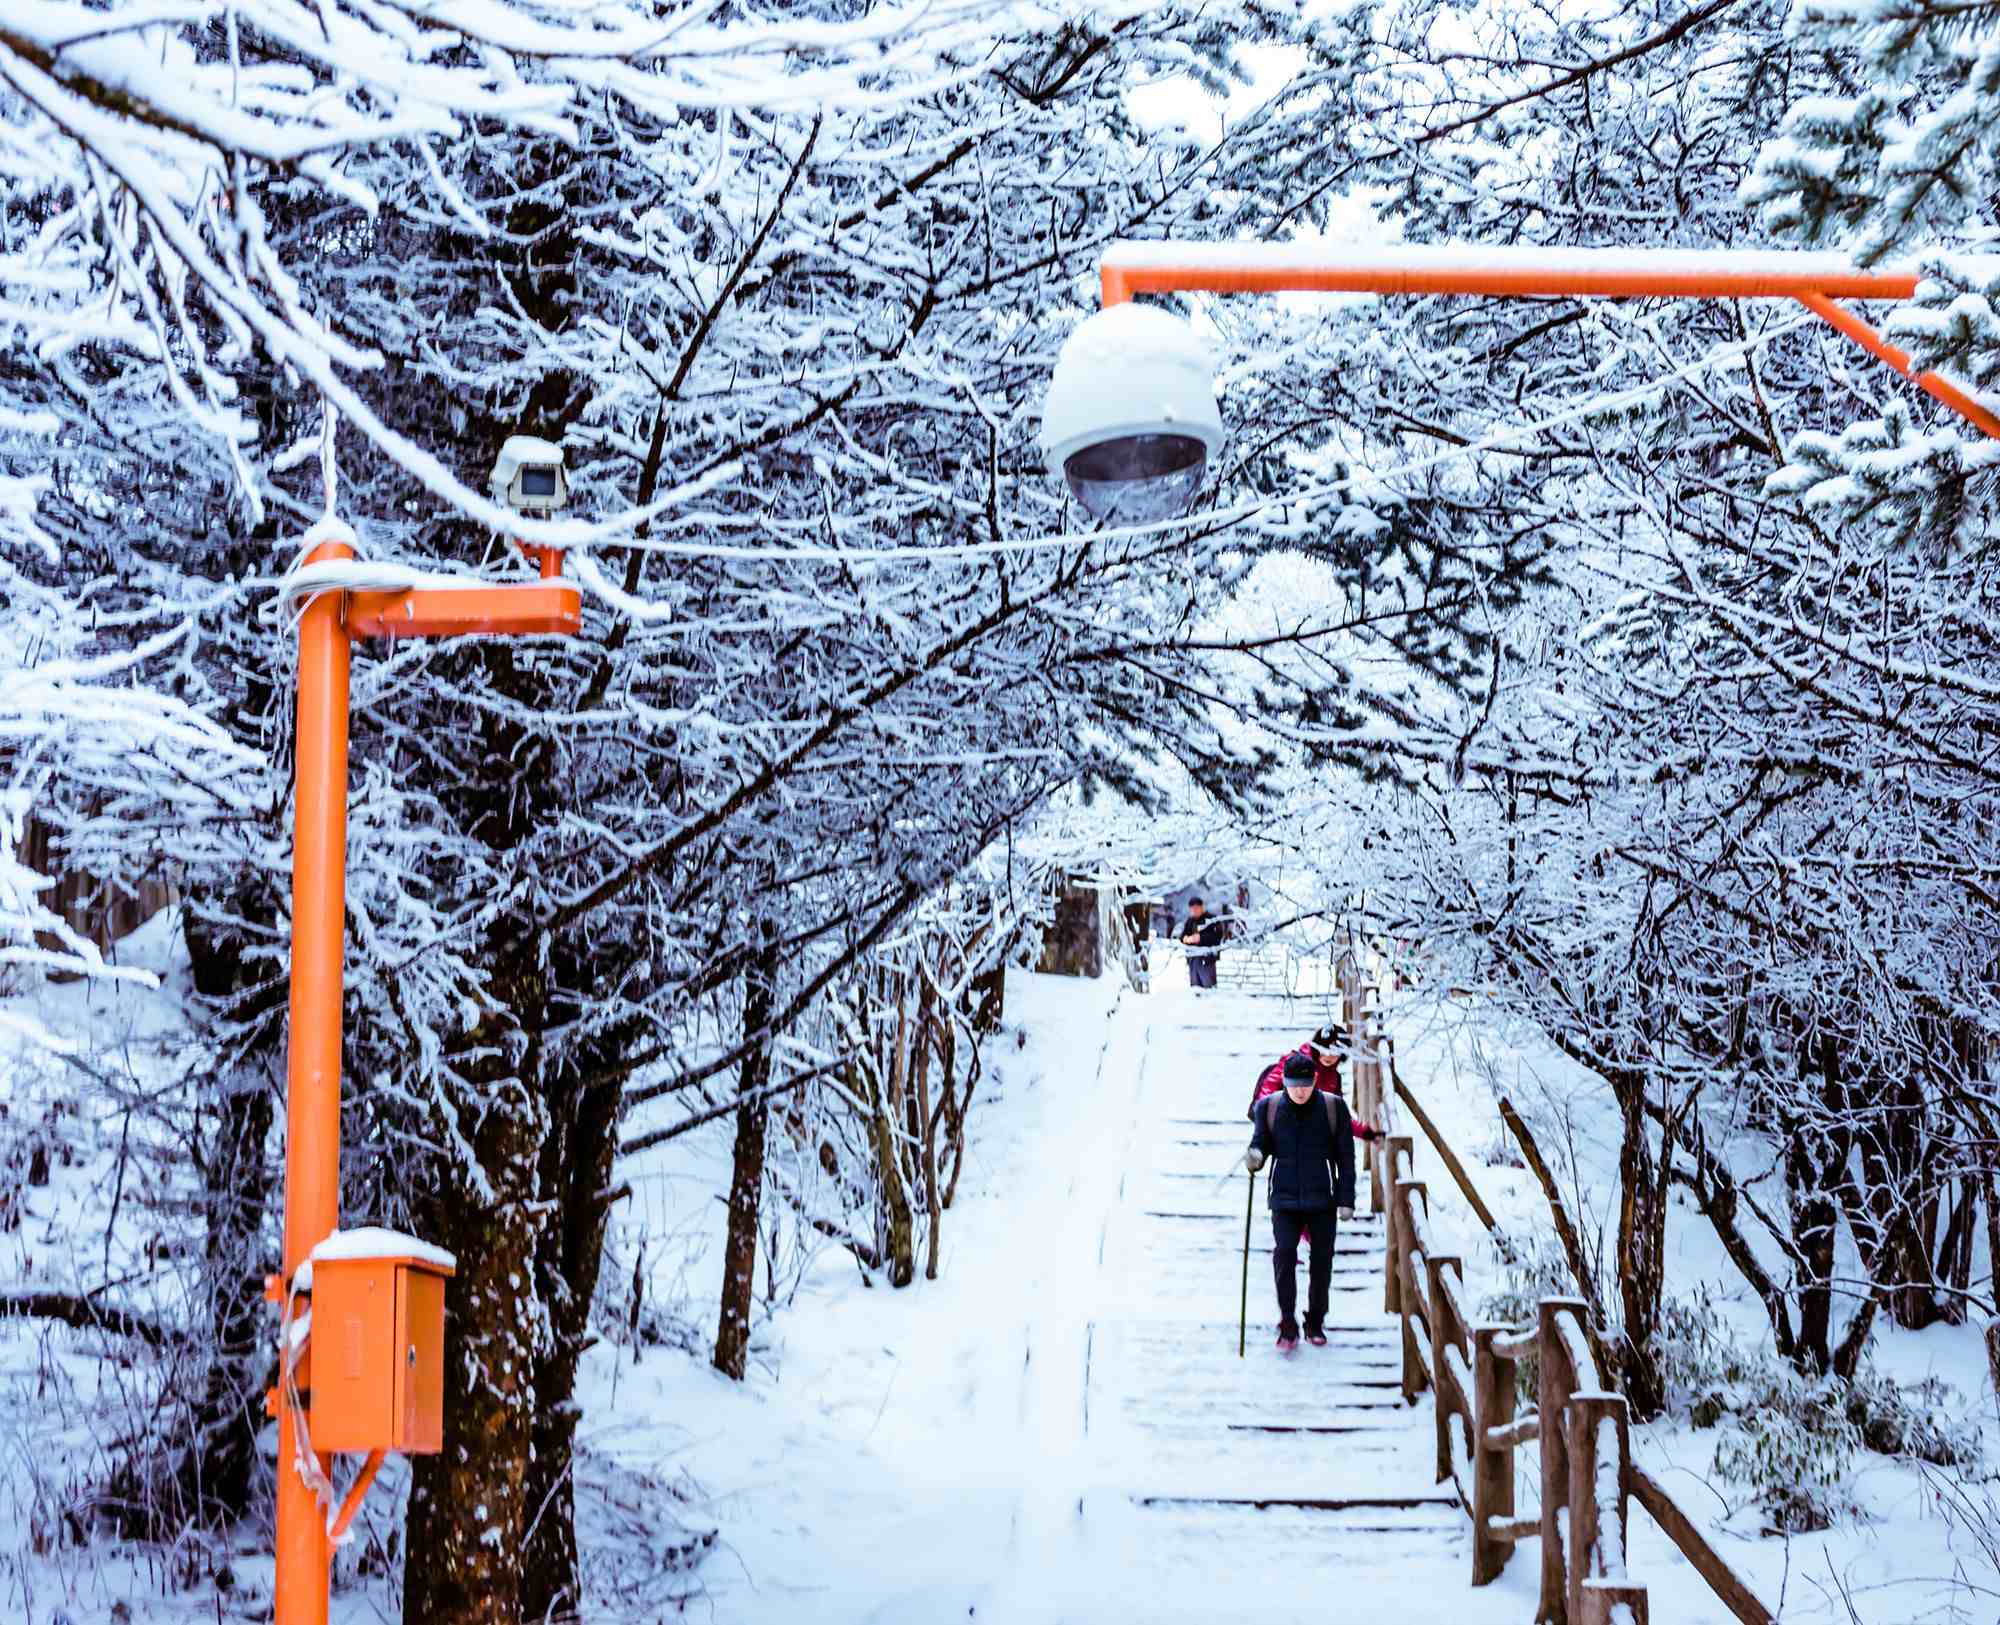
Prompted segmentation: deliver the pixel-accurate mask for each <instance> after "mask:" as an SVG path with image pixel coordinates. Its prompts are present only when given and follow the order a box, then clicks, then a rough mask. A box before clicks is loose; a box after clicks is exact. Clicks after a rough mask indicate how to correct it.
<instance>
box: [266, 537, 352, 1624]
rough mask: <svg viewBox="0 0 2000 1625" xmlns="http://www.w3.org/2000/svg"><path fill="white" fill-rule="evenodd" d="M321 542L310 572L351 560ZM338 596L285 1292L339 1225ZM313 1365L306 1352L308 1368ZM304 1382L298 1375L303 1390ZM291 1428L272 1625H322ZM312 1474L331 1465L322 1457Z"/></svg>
mask: <svg viewBox="0 0 2000 1625" xmlns="http://www.w3.org/2000/svg"><path fill="white" fill-rule="evenodd" d="M353 556H354V550H353V549H352V548H350V547H349V546H347V545H346V543H344V542H323V543H321V544H320V545H319V546H318V547H316V548H314V549H313V551H312V552H311V553H310V554H309V555H308V556H307V559H306V562H307V563H309V564H313V563H321V562H324V561H327V560H331V559H345V558H352V557H353ZM345 610H346V594H345V593H339V592H324V593H321V594H320V595H319V596H318V597H316V598H314V599H312V600H311V601H310V602H309V603H308V604H307V605H306V607H305V612H304V614H303V615H302V616H301V617H300V620H299V675H298V688H299V713H298V730H297V733H296V735H295V738H294V750H295V753H296V756H297V764H298V776H297V780H296V795H295V798H294V804H293V810H292V819H293V825H292V828H293V834H292V989H291V1000H292V1002H291V1034H290V1039H291V1043H290V1069H289V1080H290V1081H289V1088H288V1089H287V1092H286V1097H285V1283H286V1285H287V1287H289V1284H290V1283H291V1282H292V1281H293V1280H294V1279H295V1278H296V1277H297V1275H298V1271H299V1266H300V1265H302V1264H303V1263H305V1261H306V1256H307V1255H308V1254H309V1253H310V1252H311V1251H312V1249H313V1248H314V1247H315V1246H317V1245H318V1244H319V1243H320V1242H322V1241H324V1240H325V1239H326V1237H327V1236H328V1234H329V1233H330V1232H332V1231H333V1230H334V1229H335V1228H336V1227H337V1226H338V1225H339V1223H340V1037H341V981H342V973H341V956H342V947H343V940H342V939H343V934H344V932H345V930H346V924H347V703H348V687H347V681H348V666H349V661H350V658H351V656H352V652H353V646H352V644H351V642H350V640H349V638H348V633H347V626H346V623H345V620H344V615H345ZM311 1358H312V1356H311V1355H310V1354H308V1356H307V1359H308V1360H309V1361H310V1359H311ZM310 1380H311V1373H310V1366H308V1367H307V1369H306V1373H305V1377H304V1380H303V1381H302V1382H301V1384H300V1386H301V1388H305V1387H306V1386H307V1385H308V1384H309V1382H310ZM295 1420H296V1419H295V1418H294V1416H293V1415H292V1410H291V1407H290V1406H289V1405H286V1404H284V1403H282V1402H281V1403H280V1404H279V1406H278V1546H277V1558H278V1572H277V1586H276V1591H277V1595H276V1598H275V1603H276V1613H275V1625H326V1620H327V1607H328V1600H327V1583H328V1578H329V1568H330V1565H331V1561H332V1555H333V1549H332V1544H331V1542H330V1541H329V1540H328V1539H327V1533H326V1522H325V1520H324V1519H323V1518H322V1517H321V1516H320V1510H319V1505H318V1503H317V1502H316V1501H315V1500H314V1498H313V1492H312V1490H311V1489H310V1488H309V1487H308V1486H307V1485H306V1483H305V1481H304V1480H303V1479H301V1478H300V1477H299V1475H298V1471H297V1469H296V1468H295V1467H294V1466H293V1460H294V1456H295V1451H296V1446H295V1443H294V1434H293V1425H294V1422H295ZM320 1465H321V1467H322V1468H323V1469H324V1468H327V1467H329V1466H330V1465H331V1458H330V1457H322V1458H321V1461H320Z"/></svg>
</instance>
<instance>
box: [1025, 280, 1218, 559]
mask: <svg viewBox="0 0 2000 1625" xmlns="http://www.w3.org/2000/svg"><path fill="white" fill-rule="evenodd" d="M1226 438H1227V437H1226V436H1225V435H1224V433H1223V429H1222V414H1221V412H1220V411H1218V410H1217V408H1216V404H1215V365H1214V362H1213V361H1212V360H1211V359H1210V357H1209V353H1208V347H1207V346H1206V345H1205V344H1203V343H1202V342H1201V340H1200V339H1198V338H1197V337H1196V336H1195V334H1194V330H1193V329H1192V328H1190V327H1189V326H1188V324H1187V323H1186V322H1184V321H1182V320H1181V319H1180V318H1179V317H1178V316H1174V315H1172V314H1170V313H1169V312H1167V311H1164V310H1160V309H1158V308H1156V307H1154V306H1151V305H1136V304H1121V305H1112V306H1110V307H1109V308H1108V309H1105V310H1100V311H1099V312H1098V313H1097V314H1096V315H1094V316H1092V317H1090V318H1089V319H1088V320H1087V321H1085V322H1083V323H1082V324H1081V325H1079V326H1078V328H1077V330H1076V331H1075V332H1074V333H1072V334H1070V336H1069V339H1068V341H1067V342H1066V343H1065V344H1064V345H1063V347H1062V353H1061V354H1060V355H1059V356H1058V357H1057V358H1056V370H1055V376H1054V377H1053V378H1051V379H1050V380H1049V397H1048V401H1047V403H1046V404H1045V406H1044V408H1043V411H1042V450H1043V452H1044V453H1045V454H1046V456H1047V457H1048V460H1049V467H1050V470H1051V471H1052V472H1059V473H1060V474H1061V475H1062V476H1063V478H1064V479H1065V480H1067V481H1068V482H1069V488H1070V490H1071V491H1072V492H1074V493H1075V495H1076V499H1077V501H1078V502H1080V503H1082V504H1083V506H1084V507H1085V508H1086V509H1087V510H1088V511H1089V512H1090V514H1091V515H1092V517H1094V518H1096V519H1098V520H1101V521H1103V522H1104V523H1106V524H1116V525H1144V524H1152V523H1157V522H1158V521H1160V520H1162V519H1178V518H1179V517H1180V516H1181V515H1182V514H1184V513H1186V512H1187V511H1188V509H1189V508H1190V507H1192V506H1193V505H1194V499H1195V496H1196V494H1197V493H1198V492H1199V491H1200V490H1201V481H1202V475H1203V474H1204V473H1205V472H1206V470H1207V468H1208V462H1209V459H1210V458H1211V457H1214V456H1215V455H1216V454H1217V453H1218V452H1220V451H1221V450H1222V447H1223V444H1224V441H1225V440H1226Z"/></svg>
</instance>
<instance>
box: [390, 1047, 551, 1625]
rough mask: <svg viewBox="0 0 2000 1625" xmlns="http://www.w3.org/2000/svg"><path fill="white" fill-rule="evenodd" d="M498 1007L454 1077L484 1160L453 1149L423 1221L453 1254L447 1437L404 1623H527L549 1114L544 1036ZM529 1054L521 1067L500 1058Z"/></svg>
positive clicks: (418, 1535)
mask: <svg viewBox="0 0 2000 1625" xmlns="http://www.w3.org/2000/svg"><path fill="white" fill-rule="evenodd" d="M496 1029H500V1022H499V1020H498V1018H489V1020H488V1021H487V1022H485V1023H482V1024H481V1027H480V1029H479V1031H478V1032H477V1033H476V1034H475V1035H474V1039H473V1043H472V1044H471V1045H470V1046H469V1049H470V1052H471V1053H475V1054H476V1053H479V1052H481V1051H483V1052H485V1053H486V1054H489V1055H492V1056H494V1057H495V1058H494V1060H493V1061H492V1062H491V1063H490V1070H491V1071H493V1072H498V1073H500V1075H498V1076H491V1077H481V1076H479V1074H480V1073H482V1072H485V1071H488V1070H489V1067H487V1066H481V1067H476V1068H471V1069H469V1070H472V1071H473V1076H472V1077H471V1078H469V1079H467V1080H465V1081H463V1082H460V1083H458V1084H457V1085H456V1087H455V1088H454V1089H453V1091H452V1094H453V1099H452V1102H451V1109H452V1110H454V1112H455V1114H456V1117H457V1122H456V1124H453V1125H447V1127H448V1130H449V1131H448V1132H446V1133H445V1134H443V1135H442V1136H441V1139H442V1141H443V1143H444V1144H445V1145H447V1146H452V1145H460V1144H461V1137H462V1140H463V1142H469V1145H470V1150H471V1153H472V1156H473V1158H474V1160H475V1161H476V1163H477V1168H476V1169H468V1168H466V1167H465V1166H464V1164H463V1163H462V1161H460V1160H459V1159H460V1158H461V1157H462V1156H463V1155H464V1150H463V1149H460V1150H459V1151H458V1153H457V1154H456V1155H452V1156H449V1157H448V1158H447V1159H446V1160H445V1161H444V1166H443V1167H442V1168H441V1170H440V1174H439V1177H438V1178H437V1180H435V1181H434V1182H433V1185H432V1191H431V1194H430V1197H429V1199H428V1201H427V1202H426V1204H425V1209H426V1210H425V1211H424V1212H422V1213H421V1215H420V1220H421V1223H422V1226H423V1232H422V1233H423V1235H424V1238H425V1239H426V1240H428V1241H435V1242H437V1243H438V1244H439V1245H440V1246H442V1247H445V1248H446V1249H448V1250H449V1251H450V1252H452V1253H454V1254H455V1255H456V1256H457V1259H458V1273H457V1274H456V1275H454V1276H453V1277H452V1279H451V1282H450V1285H449V1286H448V1287H447V1288H446V1292H445V1326H446V1345H447V1346H446V1353H445V1362H444V1377H445V1384H444V1414H445V1424H444V1449H443V1450H442V1451H441V1452H439V1453H438V1454H437V1455H434V1456H419V1457H418V1458H417V1459H416V1462H415V1464H414V1468H413V1471H412V1473H411V1488H410V1512H409V1523H408V1538H407V1541H406V1552H407V1554H408V1555H407V1558H406V1561H405V1566H404V1574H403V1625H521V1621H522V1613H521V1590H522V1587H521V1570H522V1562H521V1556H522V1542H523V1537H524V1536H525V1534H526V1532H527V1527H528V1519H529V1517H530V1515H531V1509H530V1508H529V1507H528V1506H527V1468H528V1451H529V1447H530V1442H531V1440H532V1438H533V1434H534V1417H535V1409H536V1403H535V1390H534V1381H533V1372H534V1369H535V1361H536V1357H537V1355H538V1354H539V1353H540V1349H539V1348H538V1346H537V1345H538V1338H537V1325H538V1322H539V1320H540V1316H539V1315H538V1314H537V1312H536V1295H535V1292H534V1286H533V1282H534V1278H535V1277H534V1262H535V1250H536V1243H537V1236H536V1228H537V1226H536V1218H535V1215H536V1212H537V1207H538V1204H537V1203H536V1201H535V1196H536V1186H537V1180H536V1174H537V1164H538V1152H539V1150H540V1147H541V1143H542V1139H543V1135H544V1131H545V1128H546V1118H545V1116H544V1114H543V1112H542V1110H541V1102H540V1099H539V1097H538V1094H537V1092H536V1091H535V1090H534V1089H533V1088H531V1087H530V1086H529V1084H528V1083H527V1082H526V1081H525V1080H526V1078H528V1077H532V1076H533V1075H534V1071H535V1069H536V1063H537V1062H538V1061H539V1049H540V1046H539V1045H538V1044H535V1043H527V1044H525V1045H524V1044H523V1043H522V1040H521V1034H520V1033H519V1031H518V1030H515V1031H508V1030H504V1029H500V1030H496ZM523 1050H525V1054H523V1056H522V1064H521V1066H520V1068H519V1069H518V1071H517V1070H514V1069H505V1070H503V1068H505V1063H504V1061H503V1060H501V1059H499V1057H503V1056H506V1055H508V1054H510V1053H511V1054H522V1052H523Z"/></svg>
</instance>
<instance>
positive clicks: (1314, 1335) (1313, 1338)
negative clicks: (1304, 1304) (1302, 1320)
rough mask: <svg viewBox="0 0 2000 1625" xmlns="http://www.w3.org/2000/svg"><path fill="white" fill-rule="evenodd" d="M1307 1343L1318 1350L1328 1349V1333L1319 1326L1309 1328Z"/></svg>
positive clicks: (1307, 1329) (1307, 1330)
mask: <svg viewBox="0 0 2000 1625" xmlns="http://www.w3.org/2000/svg"><path fill="white" fill-rule="evenodd" d="M1306 1341H1307V1342H1308V1343H1310V1344H1312V1346H1313V1347H1314V1348H1316V1349H1323V1348H1325V1347H1326V1333H1325V1332H1324V1331H1323V1330H1321V1329H1320V1328H1319V1327H1317V1326H1308V1327H1307V1328H1306Z"/></svg>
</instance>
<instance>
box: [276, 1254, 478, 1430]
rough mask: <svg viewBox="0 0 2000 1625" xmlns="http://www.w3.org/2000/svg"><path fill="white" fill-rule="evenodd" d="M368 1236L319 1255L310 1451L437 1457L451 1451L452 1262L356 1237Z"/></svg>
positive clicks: (314, 1286)
mask: <svg viewBox="0 0 2000 1625" xmlns="http://www.w3.org/2000/svg"><path fill="white" fill-rule="evenodd" d="M369 1236H370V1233H369V1232H362V1231H350V1232H347V1233H345V1234H337V1235H335V1236H333V1237H330V1238H328V1241H327V1242H325V1243H322V1244H321V1247H320V1248H316V1249H315V1250H314V1253H313V1273H312V1340H311V1351H312V1377H311V1381H312V1389H311V1398H310V1399H309V1400H308V1402H307V1409H308V1418H309V1420H308V1424H307V1425H308V1427H309V1429H310V1431H311V1435H312V1443H313V1448H314V1449H315V1450H320V1451H337V1450H397V1451H401V1452H402V1453H403V1454H404V1455H406V1456H420V1455H429V1454H434V1453H435V1452H437V1451H439V1450H442V1449H443V1448H444V1283H445V1280H446V1278H447V1277H448V1276H450V1275H451V1274H452V1266H451V1264H450V1263H448V1262H446V1260H447V1259H448V1257H449V1255H448V1254H444V1253H441V1252H439V1251H437V1250H436V1249H435V1248H428V1247H424V1246H423V1245H422V1244H421V1243H417V1242H414V1241H413V1240H412V1238H409V1237H398V1236H396V1235H395V1233H394V1232H393V1231H376V1232H373V1233H372V1239H359V1238H365V1237H369ZM399 1241H400V1242H403V1243H406V1244H408V1246H407V1247H406V1249H405V1250H403V1251H402V1252H400V1253H398V1252H397V1250H396V1243H397V1242H399ZM370 1246H373V1247H375V1248H376V1249H377V1250H376V1251H374V1252H368V1251H366V1250H365V1249H367V1248H368V1247H370ZM329 1255H330V1256H329Z"/></svg>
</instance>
